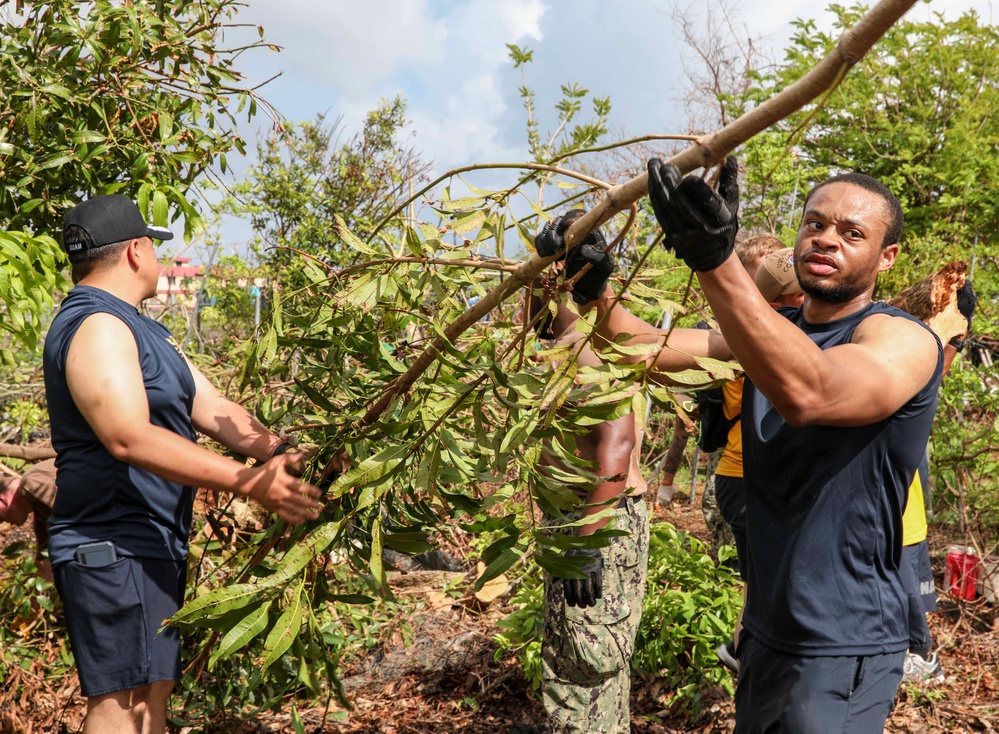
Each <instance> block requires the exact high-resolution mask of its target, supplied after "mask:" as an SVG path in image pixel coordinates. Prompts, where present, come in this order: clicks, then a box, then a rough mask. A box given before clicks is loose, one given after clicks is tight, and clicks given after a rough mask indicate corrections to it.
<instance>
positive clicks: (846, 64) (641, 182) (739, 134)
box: [357, 0, 916, 429]
mask: <svg viewBox="0 0 999 734" xmlns="http://www.w3.org/2000/svg"><path fill="white" fill-rule="evenodd" d="M915 2H916V0H882V2H880V3H878V5H876V6H875V7H874V8H873V9H871V10H870V11H869V12H868V13H867V15H865V16H864V17H863V18H861V19H860V20H859V21H858V22H857V24H856V25H855V26H853V27H852V28H850V29H849V30H847V31H846V32H844V33H843V35H842V37H841V38H840V40H839V43H838V44H837V45H836V48H835V49H833V51H832V52H830V53H829V54H828V55H827V56H826V57H825V58H824V59H822V61H820V62H819V63H818V64H817V65H816V66H815V67H814V68H813V69H812V70H811V71H810V72H808V73H807V74H806V75H805V76H803V77H802V78H801V79H799V80H798V81H796V82H795V83H794V84H792V85H791V86H789V87H787V88H785V89H783V90H781V91H780V92H778V93H777V94H776V95H774V96H773V97H771V98H770V99H768V100H767V101H766V102H764V103H763V104H761V105H760V106H759V107H756V108H755V109H753V110H750V111H749V112H747V113H745V114H744V115H742V116H740V117H739V118H738V119H736V120H734V121H733V122H732V123H730V124H729V125H726V126H725V127H723V128H722V129H721V130H718V131H717V132H715V133H712V134H710V135H706V136H704V137H703V138H700V139H699V140H697V141H696V142H695V143H694V145H692V146H691V147H689V148H687V149H686V150H684V151H682V152H681V153H679V154H677V155H675V156H673V157H672V158H670V162H671V163H673V164H674V165H675V166H676V167H677V168H679V169H680V172H681V173H689V172H690V171H693V170H695V169H697V168H702V167H708V166H712V165H714V164H716V163H719V162H721V161H722V160H723V159H724V158H725V156H726V155H728V154H729V153H730V152H731V151H733V150H735V149H736V148H737V147H739V146H740V145H742V144H743V143H745V142H746V141H747V140H749V139H750V138H751V137H753V136H754V135H756V134H757V133H759V132H761V131H762V130H765V129H766V128H768V127H770V126H771V125H773V124H775V123H777V122H779V121H780V120H783V119H784V118H785V117H787V116H788V115H790V114H791V113H792V112H796V111H797V110H799V109H801V108H802V107H804V106H805V105H806V104H808V103H809V102H811V101H812V100H814V99H815V98H816V97H818V96H820V95H821V94H822V93H823V92H826V91H827V90H829V89H830V88H832V87H834V86H835V84H836V83H837V82H838V81H839V80H841V79H842V78H843V76H844V75H845V73H846V72H847V71H849V70H850V69H851V68H852V67H853V66H854V65H855V64H856V63H857V62H858V61H860V59H861V58H863V57H864V55H865V54H866V53H867V52H868V51H869V50H870V49H871V47H872V46H873V45H874V44H875V42H877V41H878V39H880V38H881V37H882V36H883V35H884V34H885V32H887V30H888V29H889V28H891V26H892V25H894V23H895V22H896V21H897V20H898V19H899V18H901V17H902V16H903V15H904V14H905V12H906V11H907V10H909V8H911V7H912V6H913V5H914V4H915ZM497 167H514V166H497ZM524 167H525V168H526V167H528V166H527V165H524ZM472 168H475V167H474V166H473V167H468V168H466V169H458V170H459V171H460V170H471V169H472ZM648 192H649V182H648V174H647V173H646V172H644V171H643V172H642V173H641V174H639V175H638V176H636V177H635V178H633V179H631V180H630V181H627V182H625V183H623V184H621V185H619V186H615V187H613V188H612V189H610V191H608V192H607V193H606V196H605V197H604V198H603V199H602V200H600V201H599V202H598V203H597V204H596V206H594V207H593V208H592V209H590V210H589V211H588V212H587V213H586V214H585V215H583V216H582V217H580V218H579V219H577V220H576V221H575V223H574V224H573V225H572V226H571V227H570V228H569V229H568V230H567V231H566V234H565V242H566V244H568V245H569V247H572V246H573V244H574V243H577V242H582V240H583V238H584V237H586V235H587V234H589V233H590V232H591V231H592V230H593V229H594V228H596V227H599V226H600V225H601V224H603V223H604V222H606V221H608V220H609V219H610V218H611V217H612V216H614V214H616V213H617V212H619V211H621V210H622V209H625V208H628V207H630V206H631V205H632V204H634V203H635V202H637V201H638V200H639V199H640V198H641V197H643V196H645V195H646V194H648ZM376 231H377V229H376ZM558 257H559V256H558V255H553V256H552V257H547V258H542V257H538V256H534V257H532V258H531V259H530V260H528V261H527V262H526V263H524V264H523V265H521V266H520V267H519V268H517V270H516V271H515V272H513V273H511V274H510V276H509V277H508V278H507V279H506V280H504V281H503V282H501V283H500V284H499V285H498V286H496V287H495V288H494V289H493V290H491V291H490V292H489V293H487V294H486V295H485V296H483V297H482V298H481V299H479V301H478V302H476V303H475V305H474V306H472V307H471V308H470V309H468V311H466V312H465V313H463V314H462V315H461V316H459V317H458V319H456V320H455V321H454V322H453V323H452V324H451V325H450V326H448V327H447V328H446V329H444V332H443V334H442V335H441V336H439V337H437V338H436V339H434V341H433V342H432V343H431V344H430V345H429V346H427V348H426V349H425V350H424V351H423V353H422V354H420V356H419V357H417V359H416V361H415V362H414V363H413V365H412V366H411V367H410V368H409V369H408V370H407V371H406V372H405V373H404V374H402V375H400V376H399V377H398V378H397V379H396V380H394V381H393V383H392V385H391V387H390V388H389V389H387V390H386V391H385V392H384V393H383V394H382V396H381V397H380V398H379V399H378V400H377V401H376V402H375V404H374V405H372V406H371V408H369V409H368V412H367V413H365V415H364V417H363V418H361V420H360V421H359V422H358V426H357V427H358V428H359V429H364V428H366V427H367V426H370V425H371V424H372V423H374V422H375V421H376V420H378V418H379V417H380V416H381V414H382V413H383V412H385V410H386V408H388V406H389V405H390V404H391V403H392V401H393V400H394V399H395V398H396V397H397V396H399V395H401V394H403V393H405V392H406V391H408V390H409V388H410V387H412V385H413V384H414V383H415V382H416V380H417V379H418V378H419V377H420V375H422V374H423V373H424V372H425V371H426V370H427V368H429V367H430V365H431V364H433V362H434V361H435V359H436V358H437V354H438V352H439V350H440V349H442V348H443V347H444V345H445V344H446V343H453V342H454V341H455V340H456V339H457V338H458V337H459V336H461V334H463V333H464V332H465V331H466V330H467V329H468V328H469V327H471V326H472V325H473V324H475V323H476V322H477V321H478V320H479V319H481V318H482V317H483V316H485V315H486V314H487V313H489V312H490V311H492V310H493V309H494V308H495V307H496V306H498V305H499V304H500V303H502V302H503V301H504V300H506V299H507V298H509V297H510V296H511V295H513V293H515V292H516V291H518V290H520V288H522V287H524V286H525V285H528V284H530V283H531V282H532V281H533V280H534V278H535V277H537V276H538V275H539V274H540V273H541V271H542V270H544V269H545V268H546V267H547V266H548V265H549V264H550V263H552V262H554V261H555V260H556V259H558Z"/></svg>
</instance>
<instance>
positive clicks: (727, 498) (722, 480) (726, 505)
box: [715, 474, 749, 580]
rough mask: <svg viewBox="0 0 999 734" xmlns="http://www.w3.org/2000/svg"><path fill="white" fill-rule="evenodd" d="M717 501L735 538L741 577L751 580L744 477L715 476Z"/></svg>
mask: <svg viewBox="0 0 999 734" xmlns="http://www.w3.org/2000/svg"><path fill="white" fill-rule="evenodd" d="M715 500H717V502H718V509H719V510H720V511H721V516H722V518H724V520H725V522H727V523H728V526H729V527H730V528H732V536H733V537H734V538H735V551H736V553H737V554H738V558H737V559H736V560H737V561H738V562H739V575H740V576H741V577H742V578H743V580H745V579H747V578H749V576H748V573H749V566H748V564H749V561H748V560H746V559H747V557H748V556H747V554H748V553H749V544H748V542H747V540H746V538H747V530H746V482H745V480H744V479H743V478H742V477H726V476H723V475H721V474H715Z"/></svg>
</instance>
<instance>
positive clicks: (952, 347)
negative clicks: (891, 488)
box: [902, 281, 978, 683]
mask: <svg viewBox="0 0 999 734" xmlns="http://www.w3.org/2000/svg"><path fill="white" fill-rule="evenodd" d="M977 304H978V298H977V297H976V296H975V292H974V289H973V288H972V287H971V281H965V284H964V286H963V287H962V288H961V290H960V291H959V292H958V298H957V307H958V310H959V311H960V312H961V315H962V316H964V317H965V318H966V319H967V320H968V331H967V332H965V334H964V338H961V337H955V338H954V339H951V340H950V342H948V343H947V344H945V345H944V351H943V358H944V363H943V374H944V376H945V377H946V375H947V373H948V372H949V371H950V366H951V364H952V363H953V362H954V357H956V356H957V354H958V352H960V351H961V350H962V349H963V348H964V343H965V340H966V339H967V336H968V334H969V333H970V332H971V320H972V317H973V316H974V314H975V306H976V305H977ZM924 488H925V489H928V488H929V461H928V458H927V457H926V456H924V457H923V462H922V463H921V464H920V465H919V470H918V471H917V472H916V476H914V477H913V478H912V485H911V486H910V487H909V499H908V501H907V502H906V505H905V511H904V512H903V513H902V580H903V582H904V583H905V585H906V590H907V591H908V595H909V652H908V653H907V654H906V656H905V662H904V663H903V667H902V680H907V681H912V682H917V683H941V682H943V680H944V672H943V666H942V665H941V664H940V661H939V660H938V659H937V654H936V653H935V652H930V650H931V648H932V647H933V638H932V636H931V635H930V626H929V624H927V622H926V615H927V614H928V613H930V612H935V611H936V609H937V593H936V589H935V588H934V586H933V569H932V568H931V566H930V545H929V542H928V541H927V538H926V536H927V527H926V509H927V508H928V507H929V502H928V501H927V493H926V491H924Z"/></svg>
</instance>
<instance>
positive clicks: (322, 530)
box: [260, 520, 343, 587]
mask: <svg viewBox="0 0 999 734" xmlns="http://www.w3.org/2000/svg"><path fill="white" fill-rule="evenodd" d="M342 525H343V520H336V521H334V522H327V523H324V524H322V525H320V526H319V527H317V528H315V529H314V530H313V531H312V532H311V533H309V535H308V536H307V537H306V538H305V539H304V540H302V541H300V542H299V543H297V544H296V545H295V546H294V547H292V548H291V550H289V551H288V552H287V553H285V554H284V558H282V559H281V563H280V564H278V567H277V569H276V570H275V572H274V573H273V574H271V575H270V576H267V577H266V578H265V579H263V580H262V581H261V582H260V586H262V587H263V586H276V585H278V584H282V583H284V582H285V581H288V580H289V579H291V578H292V577H293V576H295V575H296V574H297V573H299V572H300V571H301V570H302V569H303V568H305V567H306V565H308V563H309V561H311V560H313V559H314V558H315V557H316V556H318V555H319V554H320V553H322V552H323V551H325V550H326V549H327V548H328V547H329V546H330V544H331V543H332V542H333V540H334V539H335V538H336V536H337V534H338V533H339V532H340V528H341V526H342Z"/></svg>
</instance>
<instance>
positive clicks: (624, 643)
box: [541, 495, 649, 734]
mask: <svg viewBox="0 0 999 734" xmlns="http://www.w3.org/2000/svg"><path fill="white" fill-rule="evenodd" d="M622 505H623V506H622ZM614 523H615V524H614V527H615V528H617V529H619V530H625V531H627V532H628V533H629V535H627V536H621V537H618V538H614V539H613V540H612V541H611V543H610V545H608V546H607V547H605V548H602V549H601V552H602V553H603V559H604V568H603V596H602V597H601V598H600V599H598V600H597V604H596V606H593V607H588V608H579V607H570V606H567V605H566V603H565V595H564V593H563V590H562V583H561V580H560V579H557V578H552V577H551V576H550V575H549V574H547V573H546V574H545V609H544V619H545V629H544V639H543V642H542V650H541V665H542V668H541V672H542V679H543V682H542V693H543V697H544V704H545V710H546V711H547V712H548V722H549V731H550V732H552V733H553V734H567V733H569V732H571V733H572V734H627V732H630V731H631V721H630V719H631V717H630V714H629V709H628V697H629V694H630V692H631V653H632V651H633V649H634V644H635V636H636V635H637V634H638V624H639V622H640V621H641V619H642V600H643V599H644V598H645V573H646V569H647V566H648V560H649V515H648V505H647V504H646V503H645V497H644V496H641V495H640V496H638V497H628V498H625V499H624V500H623V501H622V503H621V505H619V506H618V508H617V513H616V515H615V518H614Z"/></svg>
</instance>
